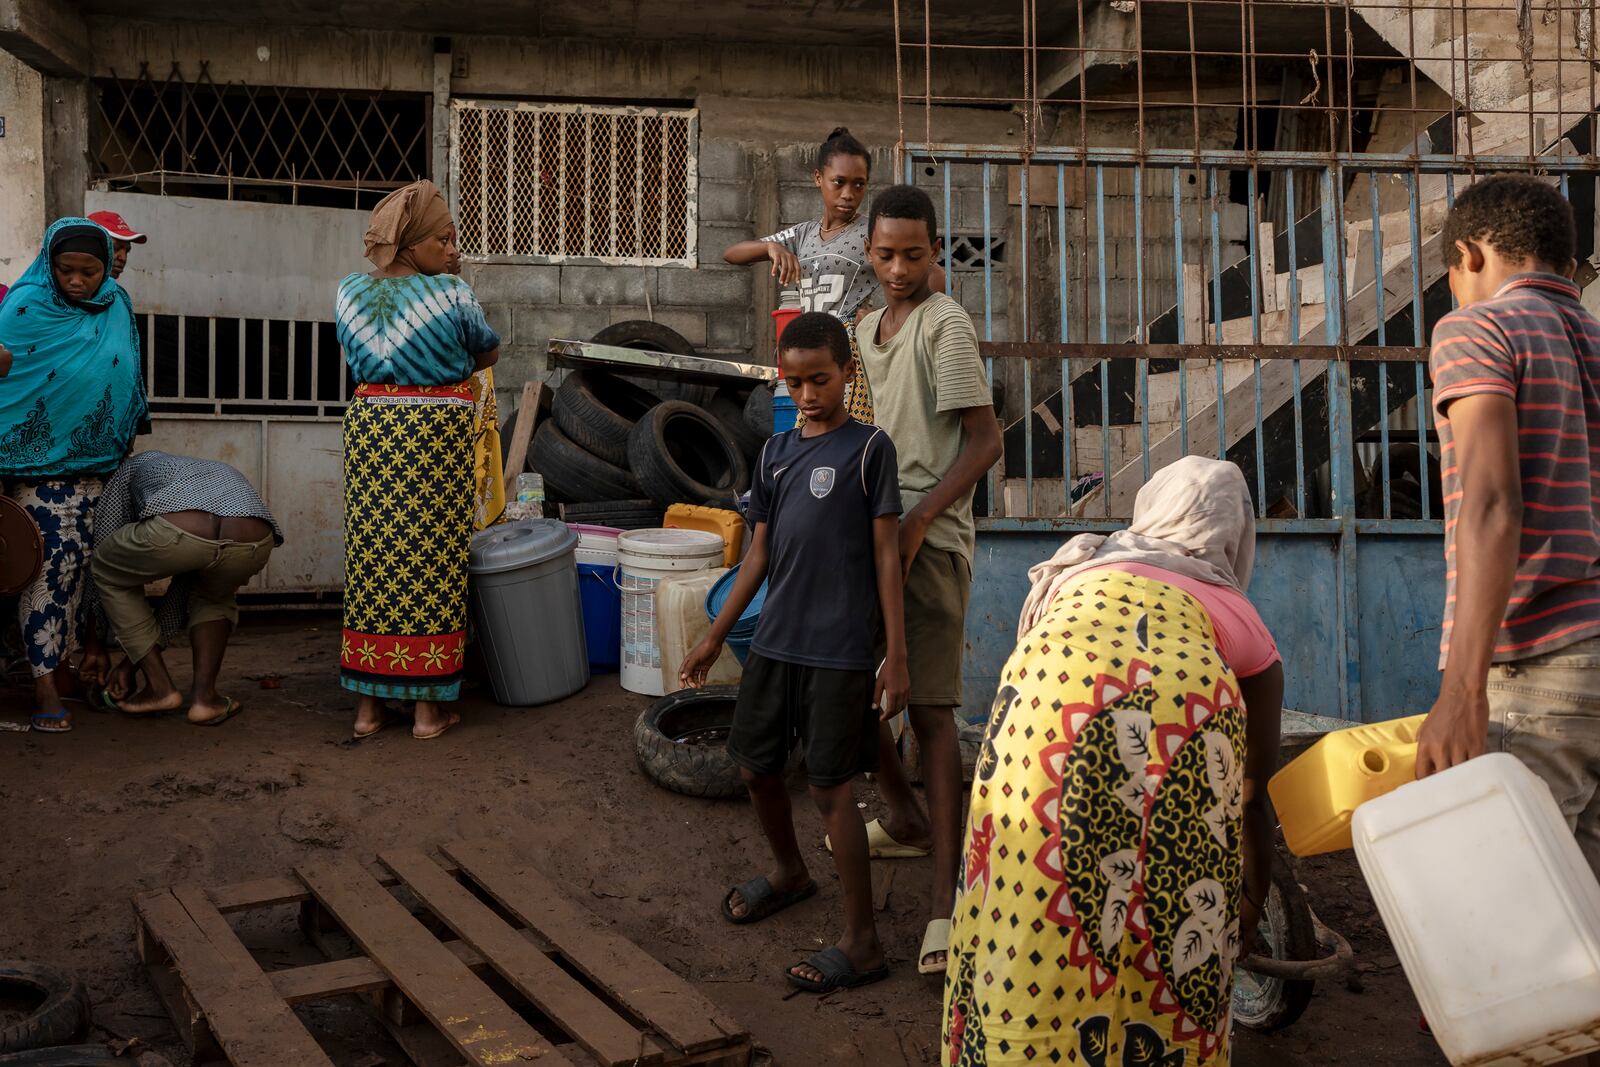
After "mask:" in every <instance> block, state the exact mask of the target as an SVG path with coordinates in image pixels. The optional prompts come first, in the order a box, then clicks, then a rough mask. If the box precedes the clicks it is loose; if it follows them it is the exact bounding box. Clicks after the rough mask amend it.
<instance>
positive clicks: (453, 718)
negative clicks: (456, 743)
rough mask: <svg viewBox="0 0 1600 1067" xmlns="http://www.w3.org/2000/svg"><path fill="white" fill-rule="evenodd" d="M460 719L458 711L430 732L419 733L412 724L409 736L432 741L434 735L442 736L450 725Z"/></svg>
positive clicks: (447, 731) (448, 730)
mask: <svg viewBox="0 0 1600 1067" xmlns="http://www.w3.org/2000/svg"><path fill="white" fill-rule="evenodd" d="M460 721H461V715H460V714H459V713H454V714H452V715H451V716H450V717H449V718H448V719H446V720H445V721H444V725H443V726H441V727H439V728H438V729H437V730H435V731H433V733H431V734H419V733H417V728H416V727H414V726H413V727H412V728H411V736H412V737H415V738H416V739H417V740H418V741H432V740H433V739H434V738H436V737H443V736H444V735H445V734H447V733H449V732H450V729H451V727H453V726H455V725H456V724H457V723H459V722H460Z"/></svg>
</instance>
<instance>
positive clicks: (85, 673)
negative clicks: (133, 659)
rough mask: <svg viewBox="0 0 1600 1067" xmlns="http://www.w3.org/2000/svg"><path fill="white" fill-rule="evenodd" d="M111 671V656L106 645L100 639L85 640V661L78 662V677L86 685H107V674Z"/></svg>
mask: <svg viewBox="0 0 1600 1067" xmlns="http://www.w3.org/2000/svg"><path fill="white" fill-rule="evenodd" d="M110 673H111V657H110V656H109V655H107V654H106V649H105V646H104V645H102V644H100V643H99V642H98V641H96V642H94V643H92V644H91V643H89V642H85V643H84V646H83V662H81V663H79V664H78V678H79V679H80V680H81V681H82V682H83V683H84V684H85V685H102V686H103V685H105V684H106V675H108V674H110Z"/></svg>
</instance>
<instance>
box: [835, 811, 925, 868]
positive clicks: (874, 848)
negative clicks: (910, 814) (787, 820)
mask: <svg viewBox="0 0 1600 1067" xmlns="http://www.w3.org/2000/svg"><path fill="white" fill-rule="evenodd" d="M822 843H823V844H824V845H825V846H827V849H828V851H829V852H832V851H833V839H832V838H829V837H824V838H823V839H822ZM867 855H868V856H870V857H872V858H873V859H875V860H916V859H922V858H923V857H924V856H931V855H933V849H931V848H918V847H917V846H916V845H902V844H901V843H900V842H898V841H896V840H895V839H894V838H892V837H890V836H889V831H887V830H885V829H884V828H883V820H882V819H873V820H872V821H871V822H869V823H867Z"/></svg>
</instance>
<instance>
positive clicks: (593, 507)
mask: <svg viewBox="0 0 1600 1067" xmlns="http://www.w3.org/2000/svg"><path fill="white" fill-rule="evenodd" d="M561 518H562V520H563V521H565V522H573V523H579V524H581V525H585V526H609V527H611V528H612V529H614V530H654V529H656V528H658V527H659V526H660V525H661V520H662V518H663V513H662V510H661V505H660V504H657V503H656V502H655V501H654V500H595V501H590V502H586V503H582V504H563V505H562V506H561Z"/></svg>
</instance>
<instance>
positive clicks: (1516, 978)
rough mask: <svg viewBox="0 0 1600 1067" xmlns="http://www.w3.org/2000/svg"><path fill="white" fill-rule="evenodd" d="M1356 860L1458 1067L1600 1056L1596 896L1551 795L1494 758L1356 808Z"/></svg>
mask: <svg viewBox="0 0 1600 1067" xmlns="http://www.w3.org/2000/svg"><path fill="white" fill-rule="evenodd" d="M1351 827H1352V833H1353V836H1354V838H1355V849H1356V858H1357V859H1358V860H1359V861H1360V862H1361V872H1362V874H1364V875H1365V876H1366V879H1367V885H1368V886H1369V887H1370V888H1371V890H1372V897H1373V900H1375V901H1376V902H1377V905H1378V912H1379V913H1380V914H1381V915H1382V916H1383V923H1384V926H1385V927H1387V928H1388V931H1389V939H1390V940H1391V941H1392V942H1393V943H1394V948H1395V952H1396V953H1397V954H1398V955H1399V957H1400V963H1401V965H1402V966H1403V967H1404V968H1405V972H1406V977H1407V978H1408V979H1410V980H1411V988H1412V990H1413V991H1414V992H1415V993H1416V995H1417V1002H1418V1003H1419V1004H1420V1005H1421V1006H1422V1011H1423V1014H1424V1015H1425V1016H1426V1017H1427V1020H1428V1026H1429V1027H1430V1028H1431V1029H1432V1031H1433V1036H1434V1037H1435V1038H1436V1039H1437V1040H1438V1042H1439V1048H1440V1049H1442V1050H1443V1052H1444V1054H1445V1056H1446V1057H1448V1058H1449V1060H1450V1062H1451V1063H1452V1064H1455V1065H1456V1067H1464V1065H1467V1064H1471V1065H1473V1067H1524V1065H1528V1064H1545V1063H1559V1062H1561V1061H1562V1060H1566V1059H1571V1058H1573V1057H1575V1056H1580V1055H1582V1054H1583V1053H1585V1052H1589V1051H1591V1050H1594V1049H1597V1048H1600V884H1597V883H1596V881H1595V876H1594V872H1593V871H1591V870H1590V869H1589V865H1588V864H1587V863H1586V862H1585V861H1584V858H1583V854H1582V852H1580V851H1579V849H1578V843H1577V841H1576V840H1575V839H1574V838H1573V836H1572V831H1571V830H1569V829H1568V828H1567V823H1566V820H1565V819H1563V818H1562V817H1561V810H1560V809H1559V808H1558V807H1557V806H1556V802H1555V799H1554V798H1553V797H1552V796H1551V795H1550V790H1549V788H1548V787H1547V786H1546V785H1545V784H1544V782H1543V781H1541V780H1540V779H1539V778H1538V777H1537V776H1536V775H1535V774H1534V773H1533V772H1532V771H1530V770H1528V769H1527V768H1526V767H1524V766H1523V765H1522V763H1521V761H1519V760H1518V759H1517V758H1516V757H1515V756H1512V755H1509V754H1507V753H1504V752H1494V753H1490V754H1489V755H1487V756H1480V757H1479V758H1477V759H1475V760H1469V761H1467V762H1466V763H1463V764H1460V765H1458V766H1455V767H1452V768H1450V769H1449V770H1448V771H1443V772H1441V773H1440V774H1436V775H1434V776H1432V777H1430V778H1426V779H1424V780H1422V781H1420V782H1410V783H1408V784H1406V785H1402V786H1400V787H1399V788H1398V789H1395V790H1394V791H1393V792H1391V793H1389V794H1388V795H1387V796H1382V797H1379V798H1378V799H1377V800H1373V801H1369V802H1368V803H1366V804H1363V805H1362V806H1361V807H1360V808H1359V809H1357V811H1356V814H1355V819H1354V820H1353V822H1352V824H1351Z"/></svg>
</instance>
